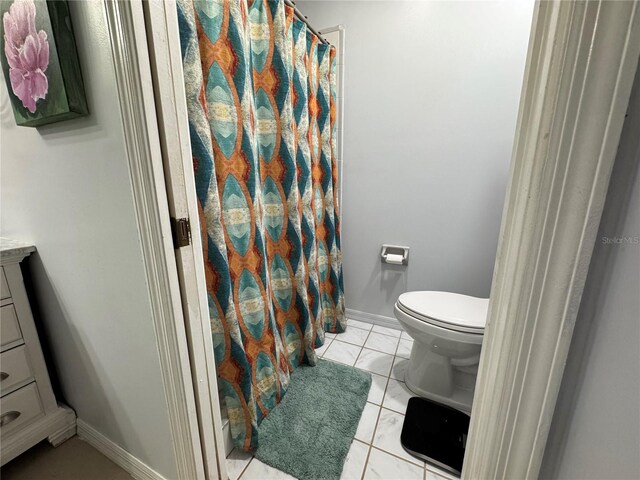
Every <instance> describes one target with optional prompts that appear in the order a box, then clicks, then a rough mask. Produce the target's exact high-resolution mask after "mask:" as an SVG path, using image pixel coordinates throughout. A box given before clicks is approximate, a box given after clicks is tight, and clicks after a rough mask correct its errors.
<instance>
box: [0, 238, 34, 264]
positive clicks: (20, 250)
mask: <svg viewBox="0 0 640 480" xmlns="http://www.w3.org/2000/svg"><path fill="white" fill-rule="evenodd" d="M35 251H36V247H35V245H33V244H31V243H28V242H23V241H20V240H13V239H11V238H5V237H0V258H2V259H4V258H7V257H26V256H27V255H29V254H30V253H31V252H35Z"/></svg>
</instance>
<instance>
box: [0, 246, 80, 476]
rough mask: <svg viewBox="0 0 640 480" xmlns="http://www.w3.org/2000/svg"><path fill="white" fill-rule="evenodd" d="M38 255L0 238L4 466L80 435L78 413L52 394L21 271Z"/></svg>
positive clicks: (0, 441) (0, 456) (0, 450)
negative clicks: (42, 446) (43, 445)
mask: <svg viewBox="0 0 640 480" xmlns="http://www.w3.org/2000/svg"><path fill="white" fill-rule="evenodd" d="M34 251H35V247H34V246H32V245H28V244H23V243H19V242H14V241H11V240H7V239H4V238H0V465H4V464H5V463H7V462H8V461H9V460H11V459H13V458H15V457H16V456H18V455H20V454H21V453H22V452H24V451H25V450H27V449H29V448H31V447H32V446H33V445H35V444H36V443H38V442H40V441H42V440H44V439H45V438H46V439H48V440H49V442H50V443H51V444H52V445H53V446H57V445H59V444H60V443H62V442H64V441H65V440H67V439H68V438H70V437H72V436H73V435H75V432H76V415H75V413H74V412H73V410H71V409H70V408H68V407H65V406H63V405H59V404H58V403H57V401H56V398H55V396H54V394H53V389H52V388H51V381H50V379H49V374H48V372H47V366H46V364H45V361H44V356H43V355H42V348H41V347H40V340H39V338H38V332H37V330H36V326H35V323H34V321H33V315H32V313H31V307H30V305H29V300H28V298H27V292H26V290H25V287H24V282H23V279H22V273H21V271H20V262H21V261H22V260H24V259H25V258H26V257H27V256H29V255H30V254H31V253H32V252H34Z"/></svg>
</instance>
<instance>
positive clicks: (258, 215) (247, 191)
mask: <svg viewBox="0 0 640 480" xmlns="http://www.w3.org/2000/svg"><path fill="white" fill-rule="evenodd" d="M177 3H178V19H179V23H180V39H181V47H182V58H183V70H184V77H185V93H186V97H187V108H188V115H189V128H190V138H191V149H192V154H193V168H194V173H195V180H196V193H197V196H198V205H199V211H200V225H201V232H202V240H203V247H204V258H205V271H206V281H207V292H208V299H209V312H210V318H211V328H212V332H213V344H214V350H215V352H214V353H215V359H216V368H217V374H218V386H219V390H220V394H221V397H222V399H223V402H224V403H225V405H226V408H227V412H228V415H229V421H230V428H231V434H232V437H233V439H234V443H235V445H236V446H237V447H240V448H242V449H244V450H248V451H251V450H255V448H256V447H257V445H258V435H257V432H258V430H257V428H258V425H259V424H260V422H261V421H262V419H264V418H265V417H266V416H267V415H268V414H269V412H270V411H271V410H272V409H273V408H274V407H275V406H276V405H277V404H278V403H279V402H280V400H281V399H282V397H283V396H284V394H285V392H286V390H287V386H288V384H289V378H290V374H291V372H292V371H293V369H295V368H296V367H297V366H298V365H301V364H308V365H315V364H316V362H317V357H316V354H315V348H316V347H319V346H321V345H322V344H323V343H324V338H325V335H324V334H325V332H336V333H339V332H343V331H345V329H346V318H345V314H344V293H343V290H344V289H343V280H342V259H341V251H340V225H339V213H338V203H337V194H336V186H337V179H338V176H337V175H338V172H337V168H336V161H335V147H336V145H335V141H336V132H335V129H336V127H335V125H336V124H335V120H336V107H335V102H336V95H335V48H333V47H332V46H330V45H327V44H324V43H322V42H321V41H320V40H319V39H318V37H317V36H315V35H314V34H313V33H312V32H310V31H307V27H306V25H305V24H304V22H301V21H299V20H298V19H296V18H295V17H294V11H293V9H292V8H290V7H288V6H287V5H285V4H284V2H283V1H282V0H277V1H276V0H253V1H250V0H178V2H177Z"/></svg>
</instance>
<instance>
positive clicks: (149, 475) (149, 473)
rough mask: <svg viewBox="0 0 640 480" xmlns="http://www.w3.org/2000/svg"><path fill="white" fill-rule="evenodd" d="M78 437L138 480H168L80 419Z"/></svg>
mask: <svg viewBox="0 0 640 480" xmlns="http://www.w3.org/2000/svg"><path fill="white" fill-rule="evenodd" d="M77 427H78V437H80V438H81V439H82V440H84V441H85V442H87V443H88V444H89V445H91V446H92V447H93V448H95V449H96V450H98V451H99V452H100V453H102V454H103V455H104V456H105V457H107V458H108V459H109V460H111V461H112V462H113V463H115V464H116V465H118V466H119V467H121V468H122V469H123V470H126V471H127V472H128V473H129V474H130V475H131V476H132V477H133V478H135V479H138V480H167V479H166V478H165V477H163V476H162V475H160V474H159V473H158V472H156V471H155V470H154V469H153V468H151V467H150V466H149V465H147V464H146V463H144V462H142V461H141V460H139V459H138V458H136V457H134V456H133V455H131V454H130V453H129V452H127V451H126V450H125V449H124V448H122V447H121V446H120V445H118V444H116V443H114V442H113V441H112V440H109V439H108V438H107V437H105V436H104V435H103V434H102V433H100V432H98V431H97V430H96V429H95V428H93V427H92V426H91V425H89V424H88V423H86V422H84V421H82V420H80V419H78V422H77Z"/></svg>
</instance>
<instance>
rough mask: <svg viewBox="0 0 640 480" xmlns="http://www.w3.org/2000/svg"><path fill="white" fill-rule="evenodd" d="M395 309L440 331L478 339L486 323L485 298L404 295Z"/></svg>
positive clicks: (458, 295)
mask: <svg viewBox="0 0 640 480" xmlns="http://www.w3.org/2000/svg"><path fill="white" fill-rule="evenodd" d="M397 306H398V308H399V309H400V310H402V311H403V312H404V313H406V314H407V315H410V316H412V317H413V318H416V319H418V320H421V321H423V322H426V323H429V324H432V325H436V326H438V327H441V328H446V329H449V330H454V331H457V332H464V333H475V334H479V335H482V334H483V333H484V327H485V324H486V322H487V309H488V307H489V299H488V298H477V297H470V296H468V295H462V294H459V293H451V292H433V291H420V292H407V293H403V294H402V295H400V297H399V298H398V302H397Z"/></svg>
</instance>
